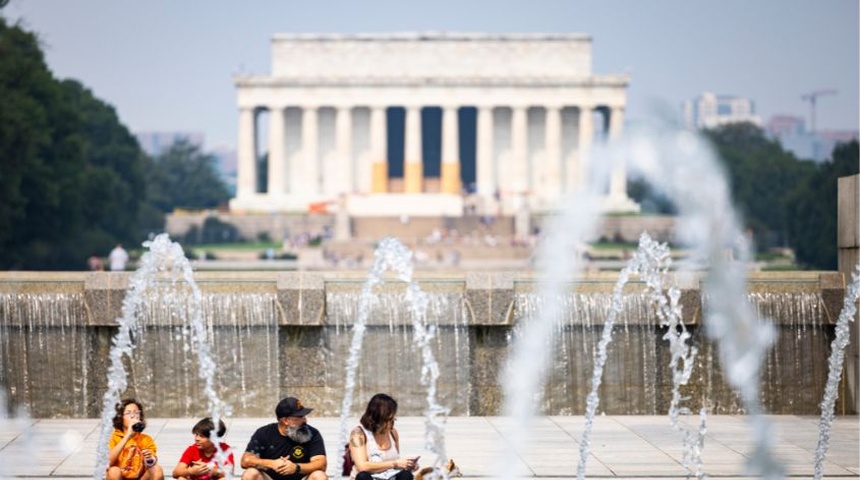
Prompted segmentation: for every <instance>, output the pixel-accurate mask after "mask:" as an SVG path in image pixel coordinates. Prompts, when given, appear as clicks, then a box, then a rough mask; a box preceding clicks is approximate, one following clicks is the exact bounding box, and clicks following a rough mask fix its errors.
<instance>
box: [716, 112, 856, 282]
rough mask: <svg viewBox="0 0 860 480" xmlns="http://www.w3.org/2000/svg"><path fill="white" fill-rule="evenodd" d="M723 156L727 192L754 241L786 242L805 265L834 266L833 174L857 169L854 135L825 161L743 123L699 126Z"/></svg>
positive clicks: (768, 244)
mask: <svg viewBox="0 0 860 480" xmlns="http://www.w3.org/2000/svg"><path fill="white" fill-rule="evenodd" d="M704 134H705V135H706V136H707V137H708V138H709V139H710V140H711V142H712V143H713V145H714V147H715V148H716V150H717V153H718V154H719V156H720V157H721V159H722V160H723V161H724V163H725V166H726V170H727V172H728V175H729V181H730V182H731V189H732V195H733V197H734V199H735V202H736V205H737V208H738V210H739V212H740V213H741V215H742V217H743V219H744V221H745V222H746V225H747V226H748V227H750V228H752V229H753V232H754V234H755V240H756V245H757V247H758V248H760V249H765V248H769V247H777V246H779V247H791V248H793V249H794V250H795V254H796V257H797V260H798V262H799V263H800V264H801V265H803V266H805V267H808V268H814V269H824V270H835V269H836V268H837V265H836V256H837V255H836V249H837V247H836V203H837V179H838V178H839V177H844V176H848V175H853V174H856V173H857V172H858V152H857V141H856V140H855V141H853V142H850V143H847V144H840V145H838V146H837V147H836V148H835V149H834V151H833V156H832V158H831V159H829V160H828V161H824V162H820V163H816V162H813V161H812V160H799V159H797V158H796V157H795V156H794V155H793V154H792V153H790V152H787V151H785V150H784V149H783V148H782V146H781V145H780V144H779V142H777V141H775V140H772V139H770V138H768V137H767V136H766V135H765V133H764V131H763V130H762V129H761V128H759V127H757V126H755V125H752V124H749V123H734V124H728V125H724V126H721V127H718V128H715V129H712V130H706V131H704Z"/></svg>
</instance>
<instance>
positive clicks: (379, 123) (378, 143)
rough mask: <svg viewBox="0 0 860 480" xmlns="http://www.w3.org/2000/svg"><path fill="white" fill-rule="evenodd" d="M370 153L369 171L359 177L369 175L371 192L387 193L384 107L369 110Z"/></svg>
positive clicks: (386, 144)
mask: <svg viewBox="0 0 860 480" xmlns="http://www.w3.org/2000/svg"><path fill="white" fill-rule="evenodd" d="M370 152H371V162H372V163H371V171H370V172H361V175H370V185H371V187H370V188H371V190H370V191H371V192H373V193H385V192H387V191H388V128H387V126H386V118H385V107H381V106H376V107H371V109H370Z"/></svg>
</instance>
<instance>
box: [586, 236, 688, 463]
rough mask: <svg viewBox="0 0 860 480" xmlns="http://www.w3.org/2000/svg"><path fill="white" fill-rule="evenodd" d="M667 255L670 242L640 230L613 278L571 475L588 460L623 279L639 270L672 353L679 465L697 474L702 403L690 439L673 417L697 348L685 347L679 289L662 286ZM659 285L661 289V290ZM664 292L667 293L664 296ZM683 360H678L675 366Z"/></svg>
mask: <svg viewBox="0 0 860 480" xmlns="http://www.w3.org/2000/svg"><path fill="white" fill-rule="evenodd" d="M671 263H672V259H671V257H670V256H669V247H668V246H667V245H666V244H659V243H657V242H655V241H653V240H652V239H651V237H650V236H649V235H648V234H647V233H643V234H642V235H641V236H640V239H639V248H638V249H637V251H636V253H635V254H634V255H633V257H632V258H631V259H630V260H629V261H628V262H627V265H626V266H625V267H624V269H622V271H621V274H620V275H619V277H618V281H617V282H616V284H615V288H614V290H613V295H612V305H611V307H610V309H609V314H608V315H607V318H606V323H605V324H604V326H603V334H602V335H601V338H600V342H599V343H598V347H597V354H596V357H597V358H596V360H595V362H594V373H593V374H592V379H591V385H592V387H591V391H590V392H589V394H588V398H587V401H586V412H585V426H584V428H583V434H582V438H581V440H580V447H579V453H580V457H579V464H578V466H577V470H576V475H577V478H578V479H579V480H583V479H584V478H585V466H586V463H587V461H588V454H589V448H590V438H591V429H592V427H593V424H594V415H595V414H596V412H597V406H598V404H599V403H600V398H599V396H598V393H597V392H598V389H599V387H600V383H601V380H602V376H603V367H604V365H605V364H606V357H607V355H606V347H607V345H608V344H609V342H610V341H611V340H612V330H613V328H614V327H615V319H616V317H617V316H618V314H619V313H621V312H622V311H623V308H624V304H623V302H622V298H623V292H624V286H625V285H626V284H627V282H628V280H629V279H630V276H631V275H633V274H637V273H638V274H639V276H640V277H641V278H642V279H643V280H644V282H645V285H646V290H647V291H648V292H649V293H650V295H649V296H650V299H651V301H652V303H653V304H654V306H655V308H656V313H657V317H658V318H659V319H660V325H661V326H665V327H666V329H667V331H666V334H665V335H664V336H663V339H664V340H668V341H669V343H670V351H671V353H672V358H671V360H670V369H671V370H672V373H673V375H672V385H673V386H672V400H671V403H670V406H669V418H670V420H671V423H672V426H673V427H674V428H676V429H678V430H682V431H683V432H684V467H685V468H686V469H687V471H688V475H689V474H690V473H692V470H691V468H690V464H691V463H693V464H695V465H696V476H697V477H698V478H701V477H702V476H703V473H702V471H701V457H700V451H701V448H698V447H700V445H701V443H702V441H703V435H704V430H703V429H704V409H702V411H701V415H702V417H703V420H702V428H701V429H700V433H699V436H698V438H697V439H696V440H694V441H693V440H691V435H690V433H689V432H688V431H687V430H686V429H685V428H683V427H681V426H680V424H679V423H678V415H679V414H680V413H684V414H688V413H689V409H682V408H681V407H680V406H679V404H680V402H681V395H680V387H681V386H682V385H686V383H687V381H688V380H689V378H690V375H691V374H692V370H693V362H694V359H695V356H696V353H697V350H696V348H695V347H692V348H691V347H690V346H688V345H687V344H686V342H687V340H688V339H689V338H690V334H689V333H688V332H687V330H686V328H685V326H684V324H683V321H682V320H681V308H680V306H679V305H678V300H679V298H680V292H679V290H678V289H677V288H675V287H669V288H664V278H665V277H666V275H667V272H668V269H669V265H670V264H671ZM664 289H665V290H666V294H664V293H663V291H664ZM667 297H668V299H667ZM680 364H683V366H682V367H681V366H679V365H680Z"/></svg>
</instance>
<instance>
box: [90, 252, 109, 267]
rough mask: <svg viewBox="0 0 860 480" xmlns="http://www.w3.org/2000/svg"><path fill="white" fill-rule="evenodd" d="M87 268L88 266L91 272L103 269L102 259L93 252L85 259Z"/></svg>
mask: <svg viewBox="0 0 860 480" xmlns="http://www.w3.org/2000/svg"><path fill="white" fill-rule="evenodd" d="M87 268H89V269H90V271H91V272H101V271H102V270H104V269H105V264H104V262H102V259H101V258H100V257H99V256H98V255H96V254H95V253H94V254H92V255H90V258H88V259H87Z"/></svg>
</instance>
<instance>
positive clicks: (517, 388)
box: [499, 126, 782, 478]
mask: <svg viewBox="0 0 860 480" xmlns="http://www.w3.org/2000/svg"><path fill="white" fill-rule="evenodd" d="M591 158H593V159H594V160H593V161H592V162H590V165H593V166H594V167H595V168H594V170H593V171H592V172H591V173H592V176H591V181H589V182H588V183H587V185H588V188H587V190H586V191H584V192H582V193H581V194H580V195H579V196H578V197H577V198H574V199H573V201H570V202H566V203H565V204H564V205H568V206H569V207H568V208H565V207H564V206H563V207H562V215H560V216H559V217H558V218H557V222H556V223H555V224H554V225H553V227H552V228H551V229H549V235H550V239H549V240H548V241H547V244H546V246H545V248H544V250H543V251H542V252H541V257H540V258H541V262H540V264H541V266H543V267H544V268H545V270H544V271H545V272H546V273H545V276H546V280H547V285H546V287H545V288H546V290H545V296H546V298H553V297H555V296H557V295H555V294H556V293H557V292H559V291H560V289H561V288H562V287H561V285H562V281H563V279H564V278H565V276H566V275H570V274H571V273H575V272H577V271H578V267H579V265H578V259H577V258H572V259H571V255H570V252H572V251H575V250H574V249H573V248H572V247H573V246H574V245H576V244H578V243H579V242H582V241H584V240H585V239H586V238H588V237H587V236H586V235H584V233H586V232H588V231H589V230H590V229H592V228H593V224H594V222H595V217H596V213H597V209H596V205H595V203H596V199H597V198H598V187H597V186H600V185H604V184H606V183H607V182H608V180H609V178H610V174H611V172H612V171H613V169H615V168H628V169H631V170H632V171H633V172H635V173H638V174H640V175H642V176H643V177H644V178H645V179H646V180H648V181H649V182H651V183H652V184H653V185H655V186H656V187H657V188H658V189H659V190H661V191H662V192H664V193H666V194H667V195H668V197H669V198H672V199H674V200H675V203H676V204H677V205H678V207H679V210H680V217H679V222H678V234H679V240H680V241H681V243H683V244H687V245H690V246H692V248H693V250H692V252H691V253H692V258H693V261H694V264H696V263H697V264H699V265H701V266H703V267H706V279H705V285H706V288H707V291H708V296H709V297H710V299H711V300H712V301H710V302H708V309H707V311H706V312H705V314H706V315H705V324H706V327H707V332H708V334H709V336H710V337H711V338H712V339H714V340H715V341H716V342H717V343H718V344H719V349H720V354H721V363H722V365H724V367H725V370H726V375H727V378H728V380H729V382H730V383H731V385H732V386H733V387H734V388H735V389H736V390H737V391H738V392H739V393H740V395H741V398H742V400H743V402H744V405H745V406H746V409H747V413H748V414H749V417H750V421H751V423H752V425H753V434H754V437H755V446H754V449H753V452H752V453H751V455H750V461H749V465H748V468H749V470H750V472H751V473H753V474H758V475H761V476H763V477H764V478H780V477H781V476H782V468H781V467H780V465H779V464H778V463H777V462H776V460H775V459H774V458H773V456H772V452H771V445H772V443H773V436H772V435H771V432H770V424H769V422H768V420H767V419H766V418H765V417H764V416H763V415H762V408H761V405H760V403H759V398H758V393H759V392H758V389H759V387H758V374H759V371H760V363H761V360H762V359H763V358H764V356H765V353H766V352H767V350H768V348H769V346H770V345H771V343H772V341H773V337H774V333H773V330H772V328H771V327H770V325H769V324H767V323H765V322H760V321H759V319H758V318H757V317H756V316H755V315H754V313H753V311H752V308H751V306H750V304H749V300H748V298H747V295H746V292H745V291H744V288H745V278H746V272H745V268H746V261H747V259H748V247H749V245H747V244H746V243H745V242H743V241H739V240H741V239H743V238H744V237H743V235H742V231H741V229H740V227H739V223H738V221H737V219H736V218H735V216H734V210H733V208H732V205H731V201H730V195H729V190H728V186H727V184H726V181H725V175H724V174H723V172H722V169H721V168H720V167H719V165H718V163H717V160H716V157H715V156H714V155H713V153H712V152H711V150H710V149H709V148H708V146H707V145H705V144H704V143H703V142H702V141H701V140H700V139H699V138H698V137H696V136H695V135H694V134H692V133H690V132H677V131H675V130H672V129H668V128H648V127H647V126H646V127H645V128H641V129H639V130H634V131H633V132H632V134H630V135H628V137H627V138H626V139H624V140H623V141H621V142H618V143H616V144H613V145H610V146H608V148H606V149H598V150H597V151H596V152H594V154H593V155H592V157H591ZM703 178H705V179H710V180H711V181H708V182H702V181H701V180H702V179H703ZM730 249H731V250H734V251H736V252H737V256H738V261H731V260H729V259H728V258H727V251H728V250H730ZM559 308H560V307H559V306H558V305H552V304H550V305H548V308H547V309H546V311H545V312H543V313H542V315H541V318H540V319H539V320H537V321H534V322H531V323H529V324H528V325H526V327H525V329H524V331H523V333H522V335H521V336H520V337H519V338H517V339H516V341H515V343H514V346H513V353H512V355H511V360H510V362H509V363H508V365H507V366H506V369H505V382H504V386H505V392H506V397H505V413H506V414H508V415H511V416H514V417H515V418H517V419H519V421H520V422H521V424H527V423H528V421H529V419H530V417H531V415H532V414H533V412H532V405H533V403H532V402H531V396H532V395H534V392H538V391H540V388H539V387H540V386H541V384H542V382H543V381H544V378H545V371H546V364H547V361H548V360H547V359H548V358H549V355H550V353H551V352H550V351H549V350H551V349H548V348H545V347H544V343H545V342H544V339H546V338H549V334H550V332H551V330H550V325H551V324H552V319H553V318H554V317H556V316H557V315H558V310H559ZM527 437H528V435H527V434H524V435H522V436H521V438H519V439H518V441H519V442H521V445H518V447H523V446H524V445H526V444H527V443H528V440H529V439H528V438H527ZM512 461H513V459H509V460H508V459H505V458H504V457H502V459H501V461H500V463H499V468H500V470H499V473H500V475H499V476H500V477H504V476H508V475H510V474H511V466H512V465H511V462H512Z"/></svg>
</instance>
